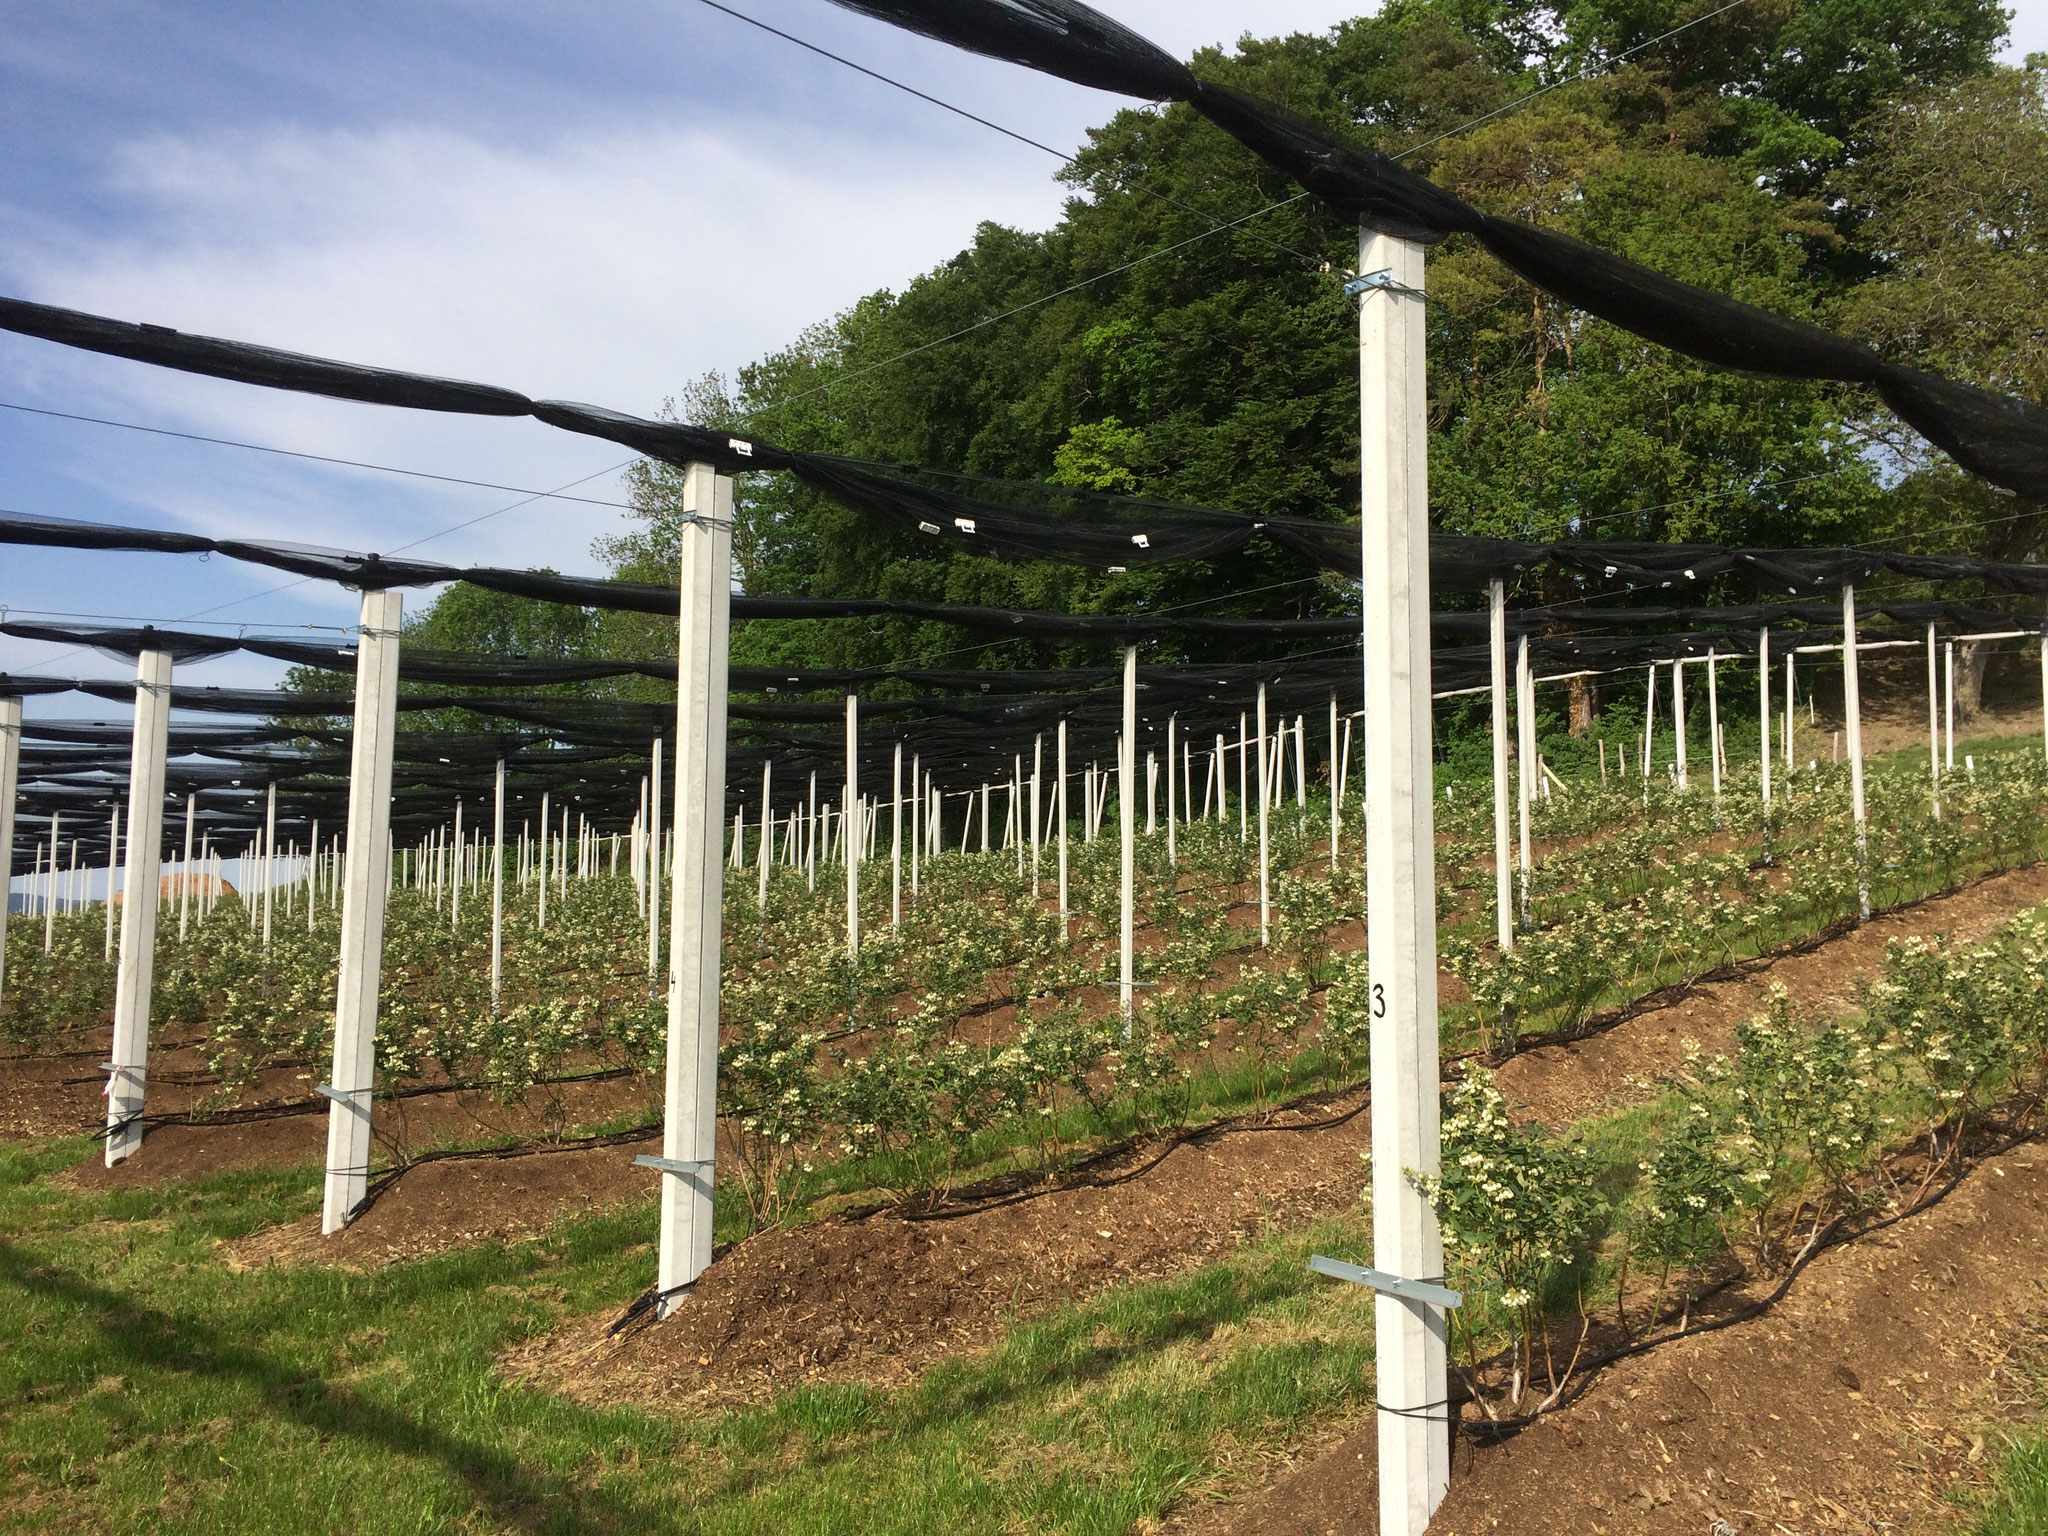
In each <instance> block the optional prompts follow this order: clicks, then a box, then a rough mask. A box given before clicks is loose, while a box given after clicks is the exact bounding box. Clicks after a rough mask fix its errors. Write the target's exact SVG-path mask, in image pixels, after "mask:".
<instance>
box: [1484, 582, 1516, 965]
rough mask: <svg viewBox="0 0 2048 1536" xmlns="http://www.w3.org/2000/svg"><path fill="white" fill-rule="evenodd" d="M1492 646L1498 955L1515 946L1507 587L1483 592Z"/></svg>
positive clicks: (1495, 586) (1496, 586)
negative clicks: (1509, 782)
mask: <svg viewBox="0 0 2048 1536" xmlns="http://www.w3.org/2000/svg"><path fill="white" fill-rule="evenodd" d="M1487 609H1488V613H1489V616H1490V618H1491V620H1492V624H1491V629H1492V643H1493V656H1492V661H1493V915H1494V937H1495V940H1496V941H1497V942H1498V943H1499V945H1500V948H1501V953H1502V954H1506V953H1507V952H1508V951H1510V950H1512V949H1513V948H1514V947H1515V914H1514V899H1515V893H1514V871H1513V867H1512V866H1513V860H1512V858H1511V857H1510V855H1509V853H1508V835H1509V831H1510V828H1509V817H1508V588H1507V583H1506V582H1504V581H1496V582H1494V583H1493V584H1492V585H1491V586H1490V587H1489V588H1488V589H1487Z"/></svg>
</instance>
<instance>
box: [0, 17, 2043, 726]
mask: <svg viewBox="0 0 2048 1536" xmlns="http://www.w3.org/2000/svg"><path fill="white" fill-rule="evenodd" d="M735 8H736V9H741V10H745V11H747V12H749V13H750V14H753V15H755V16H758V17H760V18H761V19H763V20H765V21H768V22H771V23H773V24H774V25H777V26H780V27H783V28H785V29H787V30H789V31H792V32H795V33H797V34H799V35H801V36H803V37H806V38H809V39H811V40H813V41H815V42H817V43H819V44H820V45H822V46H825V47H829V48H832V49H834V50H836V51H839V52H842V53H845V54H848V55H849V56H851V57H853V58H855V59H858V60H859V61H861V62H863V63H866V64H868V65H871V66H872V67H874V68H876V69H878V70H881V71H883V72H884V73H887V74H890V75H894V76H896V77H898V78H900V79H903V80H906V81H908V82H910V83H913V84H915V85H918V86H920V87H922V88H924V89H927V90H930V91H932V92H933V93H934V94H936V95H939V96H942V97H945V98H948V99H950V100H954V101H959V102H961V103H962V104H964V105H968V106H970V107H972V108H973V109H974V110H975V111H977V112H980V113H982V114H984V115H986V116H989V117H992V118H994V119H996V120H997V121H1000V122H1002V123H1005V124H1007V125H1009V126H1012V127H1014V128H1016V129H1017V130H1019V131H1020V132H1023V133H1027V134H1029V135H1031V136H1032V137H1035V138H1038V139H1041V140H1042V141H1044V142H1046V143H1048V144H1053V145H1058V146H1064V147H1071V146H1073V145H1075V144H1077V143H1078V142H1079V141H1080V139H1081V136H1082V134H1083V132H1084V130H1085V129H1086V128H1087V126H1088V125H1089V124H1091V123H1094V122H1098V121H1100V120H1102V119H1103V118H1104V117H1106V116H1107V115H1108V114H1109V113H1110V112H1112V111H1113V110H1115V108H1116V107H1117V106H1118V105H1119V104H1120V102H1119V99H1118V98H1113V97H1109V96H1106V95H1103V94H1101V93H1098V92H1094V91H1090V90H1086V89H1084V88H1080V87H1075V86H1070V85H1067V84H1065V83H1063V82H1060V81H1056V80H1052V79H1049V78H1046V77H1043V76H1040V75H1036V74H1033V73H1030V72H1028V71H1025V70H1022V69H1018V68H1015V67H1012V66H1008V65H1002V64H998V63H994V62H991V61H984V60H980V59H975V58H971V57H968V56H966V55H963V54H960V53H958V52H956V51H954V50H951V49H948V48H945V47H942V46H940V45H938V44H934V43H929V42H926V41H924V40H922V39H919V38H915V37H911V36H908V35H906V34H904V33H901V32H899V31H896V30H895V29H893V28H890V27H887V26H883V25H881V24H878V23H874V22H869V21H866V20H864V19H862V18H860V17H857V16H853V15H850V14H848V13H846V12H843V11H840V10H838V9H836V8H835V7H833V6H831V5H829V4H826V3H825V0H736V4H735ZM1112 9H1113V10H1114V12H1115V14H1117V15H1118V16H1119V17H1120V18H1122V19H1124V20H1125V21H1127V22H1129V23H1130V24H1131V25H1133V26H1134V27H1136V28H1137V29H1138V30H1139V31H1141V32H1143V33H1145V34H1146V35H1148V36H1151V37H1153V38H1154V39H1156V40H1157V41H1159V42H1161V43H1162V44H1164V45H1165V46H1166V47H1168V48H1169V49H1172V50H1174V51H1176V52H1179V53H1181V54H1186V53H1188V52H1190V51H1192V50H1193V49H1194V48H1196V47H1198V46H1201V45H1203V44H1205V43H1212V42H1218V41H1224V40H1227V39H1230V38H1233V37H1235V36H1237V35H1238V34H1240V33H1242V32H1244V31H1246V30H1253V31H1257V32H1259V33H1262V34H1270V33H1276V32H1284V31H1288V30H1294V29H1301V28H1319V27H1322V26H1326V25H1328V24H1330V23H1331V22H1333V21H1336V20H1338V19H1339V18H1341V17H1342V16H1345V15H1347V14H1353V13H1355V12H1356V11H1357V10H1358V9H1359V0H1117V3H1115V4H1114V5H1113V6H1112ZM2018 10H2019V14H2018V16H2017V18H2016V21H2015V40H2014V46H2013V50H2012V52H2013V56H2014V57H2017V56H2018V55H2019V54H2021V53H2024V52H2025V51H2027V50H2028V49H2048V0H2023V3H2022V4H2021V5H2020V6H2019V8H2018ZM4 14H5V16H6V24H5V26H4V27H0V142H4V145H5V153H4V154H0V292H5V293H8V294H12V295H16V296H19V297H25V298H32V299H37V300H41V301H43V302H47V303H55V304H65V305H71V306H75V307H78V308H83V309H89V310H95V311H99V312H102V313H107V314H112V315H116V316H120V317H122V318H127V319H147V320H152V321H155V322H157V323H160V324H166V325H172V326H176V327H178V328H179V329H182V330H189V331H200V332H211V333H213V334H217V335H226V336H232V337H238V338H243V339H249V340H258V341H263V342H267V343H270V344H272V345H276V346H282V347H288V348H294V349H299V350H305V351H310V352H316V353H321V354H325V355H329V356H335V357H342V358H349V359H354V360H359V361H364V362H377V363H383V364H388V365H393V366H398V367H408V368H417V369H421V370H425V371H429V372H435V373H442V374H450V375H454V376H457V377H467V378H475V379H482V380H487V381H490V382H494V383H502V384H507V385H510V386H512V387H514V388H517V389H521V390H524V391H526V392H528V393H530V394H534V395H549V396H557V397H567V398H572V399H584V400H590V401H595V402H599V403H603V404H606V405H611V406H615V407H618V408H620V409H624V410H629V411H635V412H642V413H651V412H653V411H655V410H657V409H658V408H659V407H660V406H661V404H662V401H663V399H664V397H665V396H667V395H669V394H671V393H673V392H674V391H676V390H677V389H679V388H680V387H681V386H682V385H683V384H685V383H686V382H687V381H688V380H690V379H692V378H695V377H697V376H699V375H701V374H703V373H704V372H706V371H707V370H711V369H721V370H727V371H730V370H731V369H732V368H734V367H735V366H736V365H738V364H740V363H743V362H745V361H747V360H749V359H751V358H753V357H756V356H758V355H759V354H761V353H762V352H764V351H766V350H767V349H769V348H771V347H773V346H775V345H777V344H780V343H782V342H785V341H787V340H789V339H790V338H792V337H793V336H794V335H795V334H796V333H797V332H798V331H799V330H800V329H801V328H802V327H803V326H804V325H805V324H807V323H809V322H812V321H815V320H819V319H822V318H825V317H827V316H829V315H831V314H832V313H834V312H835V311H837V310H839V309H841V308H843V307H844V306H845V305H847V304H848V303H850V302H852V301H853V300H854V299H856V298H858V297H859V296H860V295H862V294H864V293H867V292H870V291H872V290H874V289H876V288H881V287H894V286H900V285H901V284H902V283H903V282H904V281H905V280H907V279H908V278H910V277H912V276H914V275H915V274H917V273H918V272H920V271H923V270H924V269H926V268H928V267H929V266H931V265H932V264H933V263H935V262H937V261H939V260H941V259H943V258H944V257H945V256H947V255H950V254H951V253H952V252H954V251H956V250H958V249H959V248H960V247H961V246H962V245H963V244H964V243H965V242H966V241H967V240H968V239H969V238H970V236H971V234H972V232H973V229H974V226H975V225H976V224H977V223H978V222H979V221H981V220H983V219H996V220H1001V221H1004V222H1007V223H1012V224H1018V225H1023V226H1026V227H1043V226H1044V225H1046V224H1048V223H1050V222H1051V221H1052V220H1053V219H1054V218H1056V217H1057V214H1058V210H1059V202H1060V196H1061V193H1060V189H1059V187H1058V186H1057V184H1056V183H1054V181H1053V180H1052V172H1053V170H1054V169H1055V168H1056V165H1057V162H1055V161H1053V160H1052V159H1051V157H1049V156H1047V155H1044V154H1042V153H1039V152H1037V151H1034V150H1031V149H1028V148H1025V147H1023V146H1021V145H1018V144H1016V143H1014V142H1012V141H1010V140H1007V139H1004V138H1001V137H999V136H997V135H995V134H993V133H989V132H987V131H986V130H983V129H980V128H977V127H975V126H973V125H971V124H967V123H963V122H961V121H959V120H958V119H955V118H951V117H948V116H946V115H944V114H942V113H940V112H938V111H937V110H936V109H934V108H931V107H929V106H927V105H924V104H923V103H920V102H917V101H914V100H912V99H910V98H908V97H906V96H903V95H902V94H900V93H898V92H895V91H892V90H889V89H888V88H887V87H885V86H882V85H879V84H877V83H875V82H873V81H870V80H866V79H863V78H862V77H861V76H859V75H857V74H854V73H852V72H851V71H848V70H846V69H844V68H841V67H840V66H838V65H835V64H831V63H829V62H827V61H825V60H822V59H818V58H816V57H815V56H813V55H809V54H806V53H803V52H802V51H800V50H798V49H795V48H793V47H791V46H790V45H789V44H787V43H784V42H781V41H779V40H777V39H775V38H772V37H769V36H767V35H765V34H763V33H760V32H758V31H756V30H754V29H753V28H750V27H747V26H745V25H743V24H742V23H740V22H738V21H735V20H733V19H732V18H730V17H728V16H724V15H721V14H719V13H718V12H716V11H714V10H711V9H710V8H708V7H707V6H705V5H702V4H700V3H697V0H663V3H648V0H615V3H612V4H608V5H604V6H592V5H588V4H582V5H573V6H572V5H566V4H561V3H558V0H523V3H520V4H516V5H515V4H511V3H498V0H409V3H406V4H403V5H399V4H391V3H378V0H368V3H358V4H352V5H346V6H312V5H287V6H279V5H276V4H265V5H258V4H253V3H251V4H237V3H213V4H192V5H188V6H185V7H182V8H176V7H169V6H163V5H157V4H142V3H95V0H67V3H66V4H64V5H60V6H35V5H29V4H25V3H22V0H13V3H11V4H9V5H7V6H6V8H5V12H4ZM0 401H4V402H8V403H11V404H15V405H26V406H34V407H41V408H44V409H49V410H57V411H66V412H72V413H77V414H83V415H91V416H103V417H112V418H118V419H120V420H124V421H132V422H139V423H144V424H148V425H152V426H157V427H163V428H168V429H172V430H177V431H185V432H196V433H202V434H208V435H214V436H221V437H228V438H235V439H240V440H243V441H247V442H255V443H264V444H272V445H276V446H280V447H287V448H292V449H297V450H301V451H304V452H308V453H315V454H327V455H334V456H339V457H345V458H353V459H361V460H368V461H374V462H378V463H384V464H394V465H401V466H407V467H413V468H418V469H423V470H432V471H435V472H438V473H443V474H452V475H458V476H467V477H472V478H476V479H482V480H489V481H494V482H499V483H502V484H508V485H515V486H531V487H556V486H562V485H565V484H568V483H569V482H573V481H582V482H584V483H583V484H581V485H580V486H579V488H578V494H580V495H583V496H588V497H593V498H596V499H598V500H605V499H615V498H617V497H618V495H619V491H618V479H617V475H616V473H615V469H616V466H618V465H619V464H620V463H621V461H622V460H623V459H624V458H625V455H624V453H623V452H622V451H620V450H618V449H615V448H611V447H609V446H607V445H605V444H602V443H597V442H594V441H591V440H587V439H581V438H576V437H572V436H568V435H566V434H562V433H558V432H555V431H553V430H551V429H549V428H546V427H543V426H541V425H539V424H537V423H534V422H531V421H486V420H465V419H457V418H448V419H444V418H439V417H433V416H427V415H420V414H413V413H406V412H400V411H392V410H385V409H379V408H376V407H370V406H358V405H350V404H346V403H341V402H333V401H324V400H314V399H310V398H304V397H298V396H291V395H282V394H274V393H269V392H265V391H261V390H254V389H248V388H243V387H238V386H235V385H230V384H225V383H216V382H213V381H209V380H201V379H193V378H188V377H185V376H182V375H176V374H170V373H165V372H162V371H159V370H155V369H150V368H145V367H142V366H140V365H136V364H130V363H124V362H121V361H118V360H115V359H105V358H94V357H88V356H84V355H81V354H77V353H71V352H67V351H65V350H64V349H61V348H57V347H52V346H48V345H46V344H42V343H38V342H33V341H29V340H26V339H22V338H17V337H12V336H0ZM517 499H518V498H516V497H514V496H509V495H505V494H503V493H498V492H489V491H481V490H472V489H465V488H456V487H446V486H434V485H429V484H427V483H425V482H421V481H414V480H407V479H404V478H400V477H396V476H389V475H382V474H375V473H370V472H364V471H355V470H345V469H338V468H331V467H321V466H315V465H311V464H307V463H304V462H300V461H293V460H288V459H280V458H273V457H268V456H265V455H260V454H254V453H247V452H241V451H237V450H234V449H228V448H218V447H211V446H206V445H200V444H193V443H187V442H179V441H176V440H173V439H168V438H161V437H152V436H146V435H142V434H137V433H132V432H123V431H114V430H110V429H107V428H103V427H95V426H87V425H81V424H76V423H71V422H64V421H59V420H53V419H49V418H45V417H37V416H31V415H24V414H22V413H20V412H16V411H10V410H0V506H5V507H8V508H13V509H18V510H21V511H27V512H34V513H44V514H55V515H59V516H68V517H81V518H92V519H99V520H104V521H120V522H140V523H146V524H149V525H153V526H163V527H175V528H189V529H193V530H197V531H201V532H206V533H214V534H225V535H243V536H249V537H282V538H291V539H299V540H304V541H309V542H317V543H331V544H339V545H345V546H349V547H354V548H374V549H381V550H391V549H394V548H396V547H398V546H401V545H405V544H408V543H411V542H413V541H414V540H417V539H420V538H421V537H423V536H425V535H428V534H431V533H434V532H435V531H437V530H441V529H445V528H447V527H449V526H450V525H452V524H456V523H460V522H464V521H466V520H468V519H471V518H476V517H478V516H480V515H482V514H486V513H494V512H498V510H499V509H500V508H503V507H506V506H507V505H508V504H509V503H511V502H513V501H515V500H517ZM619 525H620V513H619V512H618V511H617V510H615V509H613V508H609V507H605V506H590V505H583V504H578V503H564V502H539V503H534V504H530V505H527V506H524V507H520V508H518V509H516V510H512V511H506V512H502V513H501V514H500V515H496V516H493V517H490V518H489V519H488V520H486V521H484V522H482V523H479V524H477V525H476V526H473V527H470V528H467V529H465V530H463V531H462V532H460V533H457V534H454V535H451V536H448V537H445V538H441V539H438V540H435V541H433V542H430V543H428V544H426V545H424V546H423V547H422V553H425V554H430V555H434V556H438V557H441V558H447V559H450V560H459V561H470V562H477V563H499V564H518V565H534V564H543V563H545V564H551V565H554V566H557V567H559V568H561V569H565V570H572V571H590V570H595V569H596V568H597V567H596V563H595V562H594V561H593V559H592V558H591V555H590V545H591V542H592V540H593V539H596V538H599V537H602V536H603V535H605V534H607V533H609V532H612V531H615V530H616V529H617V528H618V526H619ZM283 580H284V579H283V578H280V577H279V576H277V575H275V574H274V573H268V572H264V571H261V570H257V569H254V568H250V567H242V566H238V565H236V564H234V563H233V562H230V561H226V560H220V559H215V560H210V561H205V562H200V561H196V560H192V559H190V558H185V557H170V556H145V555H104V554H93V555H80V554H67V553H63V552H57V551H47V552H46V551H35V550H20V549H11V548H4V547H0V606H4V607H5V608H6V609H7V610H8V611H9V612H11V613H24V611H26V610H35V611H36V612H38V613H51V614H79V615H95V616H99V615H104V616H108V617H114V618H126V619H144V618H146V619H150V620H154V621H157V622H167V621H178V620H192V621H194V622H204V623H235V624H247V625H249V626H250V627H252V628H263V629H282V628H287V627H292V626H301V625H312V626H341V625H346V624H348V623H350V622H351V621H352V620H353V617H354V605H353V601H352V598H351V596H350V594H347V593H344V592H341V591H339V590H338V589H334V588H331V587H328V586H325V585H323V584H302V585H297V586H290V587H286V588H285V589H284V590H275V589H277V588H279V587H280V586H281V585H282V584H283ZM424 596H425V594H419V595H410V594H409V596H408V603H409V605H410V604H411V603H413V602H416V601H420V600H423V598H424ZM0 667H4V668H7V669H11V670H18V671H55V672H61V673H65V674H72V673H79V674H90V675H117V674H119V673H120V672H121V671H123V669H122V668H121V667H120V666H119V665H118V664H116V663H113V662H110V661H107V660H105V659H102V658H98V657H96V656H92V655H90V654H82V655H81V654H76V653H73V654H63V653H61V652H60V651H59V650H58V649H57V648H55V647H50V646H41V645H34V644H28V643H24V642H17V641H11V640H0ZM278 670H279V669H278V668H277V667H275V666H274V665H272V664H269V663H264V662H258V661H248V660H238V659H226V660H221V661H215V662H210V663H206V664H204V665H203V666H201V667H195V668H193V669H190V671H189V672H187V673H185V674H183V675H184V677H185V679H186V680H189V681H194V682H215V683H221V684H224V685H225V684H257V683H264V682H268V681H271V680H274V679H275V677H276V676H277V673H278ZM105 710H106V706H104V705H93V704H90V703H87V702H84V701H78V702H74V703H70V704H65V703H62V702H60V701H59V700H54V699H53V700H46V701H40V702H39V704H38V706H37V707H36V712H38V713H57V712H81V713H87V714H93V715H98V714H103V713H105Z"/></svg>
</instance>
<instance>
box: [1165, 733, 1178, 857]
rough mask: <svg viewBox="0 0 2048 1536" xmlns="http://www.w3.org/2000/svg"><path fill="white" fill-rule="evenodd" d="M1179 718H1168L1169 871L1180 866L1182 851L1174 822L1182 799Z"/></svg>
mask: <svg viewBox="0 0 2048 1536" xmlns="http://www.w3.org/2000/svg"><path fill="white" fill-rule="evenodd" d="M1178 719H1179V717H1178V716H1176V715H1168V716H1167V717H1166V867H1167V869H1168V870H1169V871H1172V870H1174V869H1177V868H1178V867H1179V864H1180V849H1179V847H1178V844H1177V842H1176V838H1175V832H1174V822H1175V821H1176V820H1178V819H1179V815H1178V813H1179V807H1180V797H1179V796H1178V795H1176V794H1175V793H1174V790H1175V788H1176V787H1177V785H1178V782H1179V779H1180V756H1179V753H1178V750H1177V749H1176V747H1175V745H1174V726H1175V724H1176V722H1177V721H1178Z"/></svg>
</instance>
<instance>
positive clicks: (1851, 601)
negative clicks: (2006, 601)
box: [1842, 587, 1870, 923]
mask: <svg viewBox="0 0 2048 1536" xmlns="http://www.w3.org/2000/svg"><path fill="white" fill-rule="evenodd" d="M1842 715H1843V724H1844V726H1845V727H1846V728H1847V730H1848V733H1849V803H1850V808H1851V809H1852V810H1853V811H1854V813H1855V817H1856V910H1857V913H1858V915H1859V916H1861V917H1862V919H1863V921H1865V922H1866V923H1867V922H1869V921H1870V832H1869V828H1868V827H1866V826H1865V825H1864V820H1863V694H1862V688H1861V686H1860V685H1859V683H1858V680H1857V676H1856V589H1855V588H1854V587H1844V588H1842Z"/></svg>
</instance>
